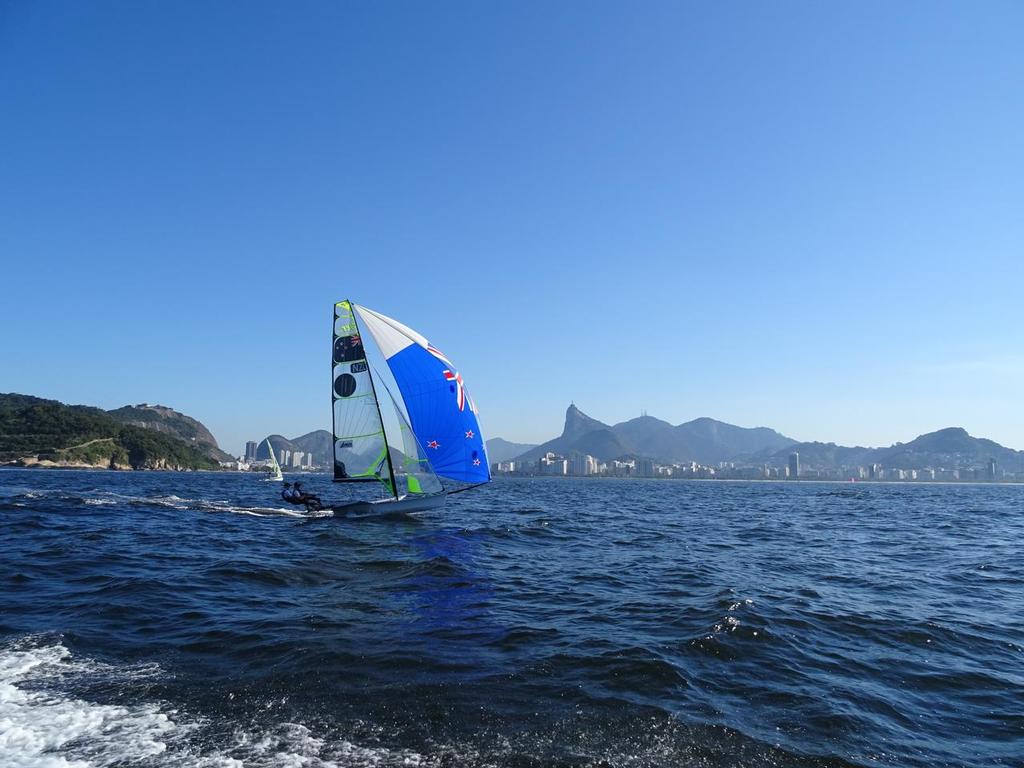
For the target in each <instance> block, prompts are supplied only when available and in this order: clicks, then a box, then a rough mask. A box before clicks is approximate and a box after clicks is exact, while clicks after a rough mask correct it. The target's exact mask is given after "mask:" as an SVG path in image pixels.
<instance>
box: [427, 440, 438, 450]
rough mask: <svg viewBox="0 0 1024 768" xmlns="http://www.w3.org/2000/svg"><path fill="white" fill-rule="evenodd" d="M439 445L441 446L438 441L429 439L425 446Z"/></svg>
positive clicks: (433, 446)
mask: <svg viewBox="0 0 1024 768" xmlns="http://www.w3.org/2000/svg"><path fill="white" fill-rule="evenodd" d="M440 447H441V444H440V443H439V442H437V440H431V441H430V442H429V443H427V448H440Z"/></svg>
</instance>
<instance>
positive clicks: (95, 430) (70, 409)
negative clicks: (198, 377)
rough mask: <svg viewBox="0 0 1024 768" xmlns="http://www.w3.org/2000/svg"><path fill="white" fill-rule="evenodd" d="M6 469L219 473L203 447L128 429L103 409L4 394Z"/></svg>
mask: <svg viewBox="0 0 1024 768" xmlns="http://www.w3.org/2000/svg"><path fill="white" fill-rule="evenodd" d="M0 464H8V465H11V464H13V465H17V466H64V467H109V468H111V469H218V468H219V465H218V463H217V462H216V461H214V460H213V459H211V458H210V457H208V456H207V455H205V453H204V451H203V450H201V449H200V448H198V447H196V446H193V445H189V444H187V443H185V442H183V441H182V440H180V439H178V438H176V437H173V436H171V435H169V434H163V433H161V432H157V431H154V430H151V429H145V428H143V427H138V426H133V425H130V424H124V423H122V422H120V421H119V420H117V419H115V418H113V417H112V416H110V415H109V414H107V413H106V412H105V411H103V410H101V409H99V408H92V407H89V406H84V405H65V404H64V403H60V402H58V401H56V400H44V399H42V398H39V397H32V396H30V395H19V394H13V393H12V394H0Z"/></svg>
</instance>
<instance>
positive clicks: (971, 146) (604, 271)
mask: <svg viewBox="0 0 1024 768" xmlns="http://www.w3.org/2000/svg"><path fill="white" fill-rule="evenodd" d="M990 8H998V9H999V13H987V14H979V13H976V12H975V10H976V9H975V8H974V7H973V6H971V5H969V4H961V5H952V4H943V5H935V4H926V3H904V4H899V5H898V6H892V5H888V4H882V3H875V4H866V5H865V4H857V5H856V6H850V7H843V6H836V5H828V6H820V7H818V6H814V5H810V4H808V5H803V6H800V7H799V8H797V7H796V6H788V5H784V6H783V5H780V6H757V5H747V6H735V7H726V8H721V7H715V8H711V7H698V6H695V5H683V4H678V3H651V4H644V5H643V6H641V7H639V8H637V7H632V8H629V7H627V6H625V5H620V6H613V5H607V4H603V3H602V4H586V5H585V6H584V5H571V4H567V5H560V6H554V7H552V6H550V5H547V4H535V5H533V6H532V7H530V8H524V6H523V5H522V4H516V5H515V6H503V7H498V8H495V7H488V8H485V9H480V8H477V7H473V6H469V5H454V4H450V5H441V6H435V5H430V6H425V5H423V6H417V5H410V6H407V7H403V9H402V12H401V13H395V14H378V13H374V12H373V9H372V8H371V7H369V6H359V5H332V4H310V5H304V6H300V7H297V8H290V7H289V8H288V9H287V11H286V10H285V7H284V6H278V5H274V4H246V5H245V6H244V7H243V6H232V5H221V6H213V7H207V6H202V5H180V4H165V5H150V4H121V5H115V4H109V5H104V4H99V5H95V4H90V5H81V6H79V5H70V4H69V5H64V6H61V12H60V13H53V12H51V10H50V9H49V8H48V7H44V6H39V5H36V4H28V3H22V4H7V5H4V6H3V7H2V9H0V71H3V72H5V73H7V76H6V77H4V78H2V79H0V108H2V110H3V112H4V114H7V115H17V116H18V119H17V120H4V121H0V147H2V149H0V152H2V154H3V164H4V172H3V173H2V174H0V210H3V211H4V212H5V216H4V223H3V226H0V253H2V254H3V255H4V263H5V267H4V270H5V278H6V280H5V282H6V284H7V285H8V286H9V290H8V292H6V294H5V301H4V302H3V303H2V304H0V322H2V323H3V326H4V328H6V329H7V333H6V336H5V342H4V350H5V355H4V363H3V376H2V379H3V381H2V386H0V390H2V391H17V392H26V393H31V394H35V395H39V396H43V397H52V398H56V399H60V400H62V401H64V402H72V403H86V404H94V405H99V406H102V407H105V408H115V407H117V406H120V405H124V404H126V403H138V402H143V401H146V402H151V403H155V402H159V403H164V404H167V405H170V406H172V407H174V408H176V409H178V410H181V411H183V412H185V413H188V414H190V415H192V416H195V417H196V418H198V419H200V420H201V421H202V422H203V423H205V424H206V425H208V426H209V427H210V429H211V430H212V431H213V433H214V434H215V435H216V437H217V438H218V440H219V441H220V443H221V445H222V446H224V447H225V448H226V449H227V450H229V451H231V452H233V453H236V452H239V451H240V450H241V448H242V445H243V444H244V442H245V440H246V439H250V438H259V437H262V436H264V435H267V434H270V433H277V432H279V433H283V434H286V435H289V436H292V435H298V434H301V433H303V432H308V431H312V430H314V429H319V428H324V427H329V425H330V401H329V394H328V391H329V390H328V386H329V378H328V372H329V363H328V355H329V346H330V338H329V323H330V311H331V306H332V304H333V302H334V301H336V300H338V299H341V298H345V297H349V296H351V297H352V298H354V299H356V300H358V301H360V302H361V303H363V304H365V305H367V306H369V307H373V308H375V309H378V310H380V311H382V312H385V313H387V314H391V315H394V316H397V317H400V318H402V319H403V320H405V321H407V322H409V324H410V325H412V326H413V327H415V328H417V330H419V331H421V332H423V333H424V334H425V335H426V336H427V337H428V338H430V339H431V340H432V341H433V342H434V343H436V344H437V345H438V346H440V347H441V348H442V349H443V350H444V351H445V353H447V354H448V355H449V356H450V357H451V358H452V359H453V360H454V361H455V362H456V363H457V365H458V366H459V368H460V369H461V371H462V372H463V374H464V376H465V378H466V381H467V384H468V387H469V389H470V391H471V392H472V395H473V397H474V399H475V400H476V402H477V404H478V405H479V407H480V414H481V420H482V423H483V428H484V429H485V431H486V433H487V436H488V437H497V436H500V437H504V438H506V439H509V440H514V441H521V442H533V443H538V442H541V441H543V440H545V439H547V438H550V437H552V436H554V435H555V434H557V433H558V431H559V429H560V426H561V421H562V416H563V413H564V411H565V408H566V406H567V404H568V403H569V402H571V401H575V402H576V403H577V404H578V405H579V406H580V407H581V408H582V409H584V410H585V411H586V412H587V413H588V414H591V415H593V416H594V417H595V418H599V419H600V420H602V421H604V422H607V423H615V422H618V421H623V420H626V419H629V418H632V417H634V416H636V415H638V414H639V413H640V412H641V410H646V411H647V412H648V413H650V414H651V415H653V416H657V417H659V418H661V419H664V420H666V421H669V422H672V423H673V424H678V423H681V422H684V421H687V420H689V419H692V418H694V417H698V416H705V415H707V416H712V417H715V418H718V419H722V420H725V421H729V422H731V423H734V424H739V425H743V426H759V425H765V426H770V427H772V428H774V429H777V430H779V431H780V432H782V433H783V434H785V435H787V436H790V437H793V438H795V439H797V440H826V441H837V442H840V443H843V444H846V445H871V446H883V445H889V444H891V443H893V442H896V441H905V440H910V439H912V438H913V437H915V436H916V435H919V434H921V433H924V432H928V431H931V430H935V429H938V428H940V427H945V426H952V425H956V426H963V427H965V428H966V429H967V430H968V431H969V432H970V433H971V434H974V435H979V436H984V437H988V438H991V439H993V440H996V441H998V442H1000V443H1002V444H1003V445H1007V446H1010V447H1014V448H1024V410H1022V409H1021V408H1020V392H1021V391H1024V351H1022V346H1021V335H1020V334H1021V330H1020V329H1021V320H1022V319H1024V310H1022V305H1021V301H1020V290H1021V285H1022V278H1024V264H1022V262H1021V259H1020V254H1021V253H1024V219H1022V217H1021V216H1020V202H1021V200H1022V199H1024V146H1022V144H1021V142H1020V126H1021V125H1022V123H1024V91H1022V90H1021V89H1020V88H1019V83H1020V82H1022V81H1024V55H1022V53H1021V47H1020V45H1019V30H1020V29H1021V22H1024V10H1022V8H1021V6H1020V5H1018V4H1013V3H995V4H992V6H990ZM227 48H229V49H230V51H231V55H230V56H225V55H224V51H225V49H227Z"/></svg>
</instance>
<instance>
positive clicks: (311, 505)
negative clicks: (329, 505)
mask: <svg viewBox="0 0 1024 768" xmlns="http://www.w3.org/2000/svg"><path fill="white" fill-rule="evenodd" d="M292 498H293V499H294V500H295V501H294V502H293V503H294V504H305V505H306V511H307V512H316V511H318V510H321V509H323V508H324V506H323V502H321V501H320V497H319V496H316V495H314V494H312V493H306V492H305V491H303V490H302V483H296V484H295V493H294V494H293V495H292Z"/></svg>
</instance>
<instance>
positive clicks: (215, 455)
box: [107, 403, 234, 461]
mask: <svg viewBox="0 0 1024 768" xmlns="http://www.w3.org/2000/svg"><path fill="white" fill-rule="evenodd" d="M107 415H109V416H112V417H113V418H114V419H116V420H117V421H119V422H121V423H122V424H128V425H130V426H133V427H142V428H143V429H149V430H152V431H154V432H162V433H164V434H165V435H170V436H171V437H176V438H178V439H179V440H181V441H182V442H183V443H185V444H186V445H192V446H194V447H196V448H198V449H199V450H200V451H201V452H202V453H203V454H204V455H206V456H207V457H208V458H210V459H213V460H214V461H231V460H232V459H234V457H233V456H232V455H231V454H230V453H227V452H226V451H222V450H221V449H220V446H218V445H217V440H216V438H214V436H213V434H212V433H211V432H210V430H208V429H207V428H206V427H205V426H204V425H203V424H202V423H201V422H199V421H196V420H195V419H193V418H192V417H191V416H186V415H185V414H183V413H179V412H178V411H176V410H174V409H173V408H168V407H167V406H166V405H148V404H146V403H142V404H141V405H126V406H124V407H123V408H118V409H116V410H113V411H107Z"/></svg>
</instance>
